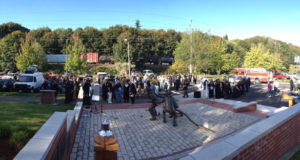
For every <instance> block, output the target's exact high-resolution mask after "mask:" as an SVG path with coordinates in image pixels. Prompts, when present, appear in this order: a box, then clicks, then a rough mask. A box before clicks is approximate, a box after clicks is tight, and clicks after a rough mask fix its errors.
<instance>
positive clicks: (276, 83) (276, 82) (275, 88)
mask: <svg viewBox="0 0 300 160" xmlns="http://www.w3.org/2000/svg"><path fill="white" fill-rule="evenodd" d="M278 88H279V82H278V80H277V79H275V81H274V94H275V96H278V94H279V90H278Z"/></svg>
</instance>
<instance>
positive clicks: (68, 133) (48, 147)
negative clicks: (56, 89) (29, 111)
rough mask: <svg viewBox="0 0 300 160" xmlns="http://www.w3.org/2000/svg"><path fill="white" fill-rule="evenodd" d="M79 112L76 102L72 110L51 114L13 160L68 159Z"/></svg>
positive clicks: (80, 106) (79, 107)
mask: <svg viewBox="0 0 300 160" xmlns="http://www.w3.org/2000/svg"><path fill="white" fill-rule="evenodd" d="M81 112H82V102H77V103H76V106H75V108H74V110H68V111H67V112H55V113H53V114H52V115H51V117H50V118H49V119H48V120H47V121H46V123H44V125H43V126H42V127H41V128H40V129H39V130H38V131H37V133H36V134H35V135H34V136H33V137H32V138H31V139H30V140H29V142H28V143H27V144H26V145H25V146H24V147H23V149H22V150H21V151H20V152H19V153H18V154H17V155H16V157H15V158H14V160H33V159H41V160H43V159H58V160H60V159H61V160H63V159H69V156H70V153H71V150H72V147H73V144H74V139H75V135H76V130H77V127H78V124H79V120H80V115H81ZM76 116H77V117H76ZM76 118H77V119H76Z"/></svg>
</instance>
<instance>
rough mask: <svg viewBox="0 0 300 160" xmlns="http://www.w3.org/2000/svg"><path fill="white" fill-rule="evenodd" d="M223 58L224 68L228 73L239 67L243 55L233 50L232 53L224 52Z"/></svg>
mask: <svg viewBox="0 0 300 160" xmlns="http://www.w3.org/2000/svg"><path fill="white" fill-rule="evenodd" d="M222 58H223V60H224V65H223V67H222V70H223V71H225V72H227V73H228V72H232V71H233V70H234V68H237V67H239V66H240V64H241V57H240V56H239V55H238V54H237V53H236V52H233V53H232V54H228V53H227V54H224V55H223V56H222Z"/></svg>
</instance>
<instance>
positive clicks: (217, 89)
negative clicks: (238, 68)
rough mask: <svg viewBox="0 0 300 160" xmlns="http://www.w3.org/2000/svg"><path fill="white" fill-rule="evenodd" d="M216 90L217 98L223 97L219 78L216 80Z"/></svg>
mask: <svg viewBox="0 0 300 160" xmlns="http://www.w3.org/2000/svg"><path fill="white" fill-rule="evenodd" d="M215 92H216V98H222V91H221V83H220V80H219V79H217V80H216V85H215Z"/></svg>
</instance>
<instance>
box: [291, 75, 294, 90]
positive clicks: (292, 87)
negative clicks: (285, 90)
mask: <svg viewBox="0 0 300 160" xmlns="http://www.w3.org/2000/svg"><path fill="white" fill-rule="evenodd" d="M290 90H291V92H293V90H294V81H293V78H291V79H290Z"/></svg>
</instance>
